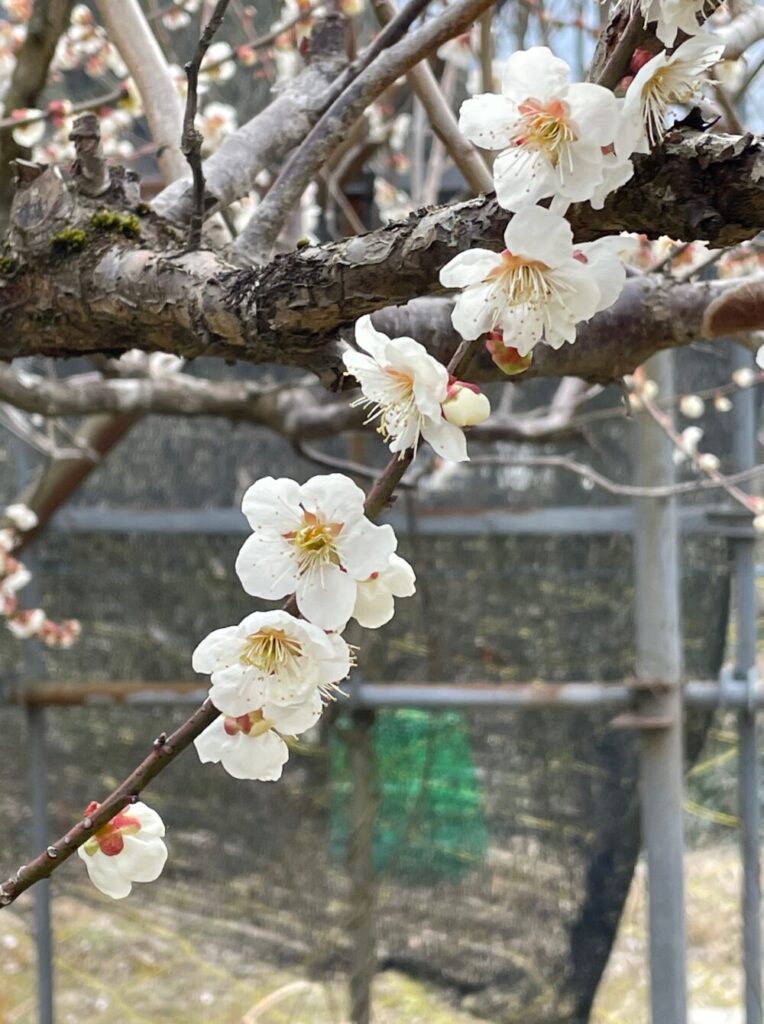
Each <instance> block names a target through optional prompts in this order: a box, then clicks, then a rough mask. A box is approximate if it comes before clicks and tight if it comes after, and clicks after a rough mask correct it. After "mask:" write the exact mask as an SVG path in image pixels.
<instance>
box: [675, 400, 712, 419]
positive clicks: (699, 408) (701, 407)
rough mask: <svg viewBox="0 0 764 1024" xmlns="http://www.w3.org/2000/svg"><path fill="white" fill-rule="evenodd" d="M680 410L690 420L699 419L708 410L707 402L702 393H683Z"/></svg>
mask: <svg viewBox="0 0 764 1024" xmlns="http://www.w3.org/2000/svg"><path fill="white" fill-rule="evenodd" d="M679 411H680V412H681V414H682V415H683V416H686V417H687V419H688V420H699V419H700V417H701V416H702V415H703V413H704V412H705V411H706V403H705V402H704V401H703V399H702V398H701V397H700V395H683V396H682V398H681V400H680V402H679Z"/></svg>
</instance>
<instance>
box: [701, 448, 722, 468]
mask: <svg viewBox="0 0 764 1024" xmlns="http://www.w3.org/2000/svg"><path fill="white" fill-rule="evenodd" d="M720 465H721V463H720V462H719V458H718V456H716V455H714V454H713V453H712V452H703V453H702V454H701V455H699V456H698V467H699V468H700V469H702V470H703V472H704V473H716V472H717V471H718V469H719V466H720Z"/></svg>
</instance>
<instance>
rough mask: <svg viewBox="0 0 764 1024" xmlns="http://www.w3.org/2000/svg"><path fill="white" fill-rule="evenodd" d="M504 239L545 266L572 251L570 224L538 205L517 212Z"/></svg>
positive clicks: (562, 260) (512, 248) (518, 252)
mask: <svg viewBox="0 0 764 1024" xmlns="http://www.w3.org/2000/svg"><path fill="white" fill-rule="evenodd" d="M504 241H505V242H506V245H507V248H508V249H509V251H510V252H512V253H515V254H516V255H518V256H524V257H527V258H528V259H531V260H539V261H540V262H541V263H545V264H546V265H547V266H548V267H557V266H560V265H561V264H563V263H565V262H566V261H567V260H569V259H570V257H571V256H572V254H573V231H572V229H571V227H570V224H569V223H568V222H567V221H566V220H565V219H564V218H563V217H558V216H557V215H556V214H554V213H550V211H549V210H545V209H544V208H543V207H541V206H532V207H530V208H529V209H526V210H521V211H520V212H519V213H516V214H515V215H514V217H513V218H512V220H511V221H510V222H509V224H508V225H507V230H506V231H505V232H504ZM505 340H506V339H505Z"/></svg>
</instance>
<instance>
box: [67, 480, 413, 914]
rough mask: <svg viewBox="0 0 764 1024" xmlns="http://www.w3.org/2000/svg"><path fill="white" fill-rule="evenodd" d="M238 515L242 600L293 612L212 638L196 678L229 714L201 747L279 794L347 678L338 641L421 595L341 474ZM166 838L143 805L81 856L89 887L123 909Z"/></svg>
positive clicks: (272, 494)
mask: <svg viewBox="0 0 764 1024" xmlns="http://www.w3.org/2000/svg"><path fill="white" fill-rule="evenodd" d="M242 509H243V511H244V514H245V515H246V517H247V519H248V520H249V524H250V526H251V527H252V534H251V536H250V537H248V538H247V540H246V541H245V542H244V545H243V547H242V549H241V551H240V552H239V556H238V558H237V560H236V572H237V573H238V576H239V578H240V580H241V582H242V584H243V586H244V589H245V590H246V591H247V593H248V594H251V595H252V596H253V597H259V598H264V599H266V600H279V599H281V598H285V597H287V595H290V601H289V602H288V603H287V606H286V608H282V609H274V610H271V611H262V612H252V614H250V615H247V616H246V618H244V619H243V620H242V621H241V622H240V623H239V624H238V625H236V626H224V627H223V628H222V629H216V630H214V631H213V632H212V633H210V634H209V635H208V636H206V637H205V638H204V640H202V642H201V643H200V644H199V645H198V646H197V648H196V650H195V651H194V654H193V659H192V663H193V667H194V669H195V671H197V672H200V673H202V674H204V675H207V676H209V678H210V693H209V696H210V700H211V702H212V703H213V705H214V706H215V707H216V708H217V709H218V711H220V712H221V714H220V716H219V717H218V718H216V719H215V721H214V722H212V724H211V725H209V726H208V727H207V728H206V729H205V730H204V732H202V733H201V735H199V736H197V738H196V740H195V741H194V744H195V746H196V750H197V753H198V755H199V759H200V760H201V761H202V762H204V763H207V762H212V763H214V764H222V766H223V768H224V769H225V770H226V771H227V772H228V773H229V774H230V775H232V776H233V777H234V778H236V779H251V780H259V781H263V782H268V781H270V782H273V781H276V780H277V779H279V778H280V777H281V773H282V770H283V768H284V765H285V764H286V761H287V759H288V757H289V746H288V740H289V738H290V737H292V736H298V735H300V734H301V733H304V732H307V731H308V730H309V729H311V728H312V727H313V726H314V725H315V724H316V723H317V722H318V720H319V718H320V717H321V712H322V711H323V708H324V705H325V704H326V703H327V701H330V700H333V699H334V695H335V693H336V692H337V690H338V687H339V684H340V682H341V681H342V680H343V679H345V678H346V677H347V676H348V674H349V672H350V669H351V666H352V664H353V649H352V648H351V647H350V645H349V644H348V643H347V642H346V641H345V640H344V639H343V637H342V636H341V635H340V634H341V632H342V630H344V628H345V626H346V625H347V623H348V621H349V619H351V618H354V619H355V620H356V621H357V622H358V623H359V624H360V625H361V626H364V627H366V628H367V629H376V628H378V627H379V626H382V625H384V623H386V622H389V621H390V619H391V618H392V617H393V614H394V611H395V598H397V597H410V596H411V595H412V594H413V593H414V589H415V577H414V571H413V569H412V568H411V566H410V565H409V564H408V563H407V562H406V561H404V559H402V558H401V557H400V556H399V555H397V554H396V553H395V548H396V546H397V540H396V537H395V534H394V532H393V530H392V527H390V526H376V525H374V523H372V522H370V521H369V520H368V519H367V518H366V516H365V514H364V494H363V491H361V490H360V488H358V487H356V485H355V484H354V483H353V481H352V480H350V479H348V478H347V477H345V476H342V475H340V474H330V475H328V476H317V477H313V478H312V479H311V480H308V481H307V483H305V484H298V483H297V482H296V481H294V480H289V479H279V480H276V479H273V478H272V477H266V478H264V479H261V480H258V481H257V482H256V483H254V484H253V485H252V486H251V487H250V488H249V489H248V490H247V492H246V493H245V495H244V500H243V503H242ZM297 613H299V616H300V617H298V614H297ZM97 806H98V805H97V804H91V806H90V807H89V808H88V811H87V812H86V813H88V814H89V813H92V811H93V810H94V809H95V808H96V807H97ZM163 835H164V825H163V824H162V821H161V818H160V817H159V815H158V814H156V812H155V811H152V810H151V809H150V808H148V807H146V806H145V805H144V804H140V803H136V804H133V805H131V806H129V807H128V808H127V809H126V810H124V811H122V812H120V813H119V814H118V815H116V816H115V817H114V818H112V819H111V821H110V822H108V823H107V824H106V825H105V826H103V827H102V828H101V829H99V830H98V831H97V832H96V833H95V835H94V836H92V837H91V838H90V839H89V840H88V841H87V842H86V843H85V845H84V846H83V847H82V848H80V849H79V850H78V853H79V855H80V857H81V858H82V859H83V861H84V862H85V864H86V866H87V870H88V874H89V875H90V878H91V880H92V881H93V883H94V884H95V885H96V886H97V887H98V888H99V889H100V890H101V891H102V892H103V893H105V894H106V895H107V896H112V897H114V898H115V899H120V898H121V897H123V896H127V895H128V893H129V892H130V889H131V885H132V883H133V882H148V881H153V879H155V878H157V877H158V876H159V874H160V872H161V870H162V868H163V866H164V863H165V860H166V858H167V850H166V847H165V845H164V843H163V842H162V836H163Z"/></svg>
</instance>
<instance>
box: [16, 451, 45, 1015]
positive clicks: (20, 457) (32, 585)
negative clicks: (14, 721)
mask: <svg viewBox="0 0 764 1024" xmlns="http://www.w3.org/2000/svg"><path fill="white" fill-rule="evenodd" d="M14 455H15V458H16V479H17V483H18V486H19V489H20V490H22V489H23V488H24V487H26V485H27V483H28V482H29V476H30V472H31V467H30V465H29V458H28V452H27V449H26V446H25V445H24V443H23V442H22V441H17V442H16V443H15V445H14ZM24 562H25V564H26V566H27V568H28V569H29V570H30V571H31V573H32V579H31V581H30V582H29V584H28V586H27V587H26V588H25V590H24V598H25V599H26V601H27V602H29V601H31V602H32V603H31V607H39V606H40V604H41V599H42V594H41V587H40V573H39V562H38V559H37V557H36V555H35V553H34V551H30V550H27V551H26V552H25V554H24ZM24 667H25V676H26V677H31V678H32V679H34V680H35V681H36V682H39V680H40V679H41V678H42V677H43V675H44V672H45V662H44V659H43V656H42V646H41V644H40V641H39V640H34V639H31V640H25V641H24ZM24 683H26V679H24ZM45 727H46V715H45V709H44V708H42V707H30V708H28V709H27V736H28V738H29V769H30V786H31V790H32V835H31V840H32V847H33V849H34V850H42V849H44V848H45V847H46V846H47V845H48V842H49V835H50V830H49V825H48V754H47V749H46V744H45ZM50 902H51V899H50V881H49V880H48V879H45V880H44V881H42V882H38V883H37V885H36V886H35V890H34V925H35V947H36V951H37V1015H38V1021H39V1024H54V1020H55V1013H54V1006H53V928H52V924H51V912H50Z"/></svg>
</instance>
